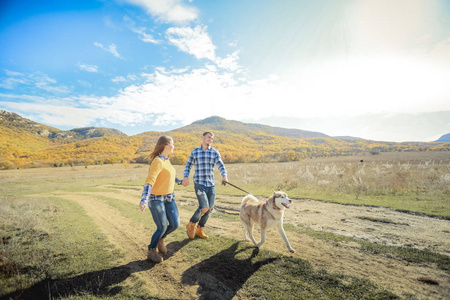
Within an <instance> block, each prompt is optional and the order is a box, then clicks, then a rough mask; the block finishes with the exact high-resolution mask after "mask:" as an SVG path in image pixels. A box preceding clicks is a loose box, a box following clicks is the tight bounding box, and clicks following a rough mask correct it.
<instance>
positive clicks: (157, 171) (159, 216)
mask: <svg viewBox="0 0 450 300" xmlns="http://www.w3.org/2000/svg"><path fill="white" fill-rule="evenodd" d="M174 148H175V147H174V145H173V139H172V138H171V137H170V136H161V137H160V138H159V139H158V142H157V143H156V146H155V149H154V150H153V152H152V153H151V154H150V161H151V162H150V169H149V171H148V176H147V179H146V180H145V184H144V191H143V192H142V200H141V202H140V203H139V206H140V208H141V211H144V210H145V207H146V205H147V203H148V208H149V209H150V212H151V213H152V216H153V221H154V222H155V224H156V226H157V229H156V231H155V233H154V234H153V236H152V239H151V241H150V245H149V246H148V252H147V258H148V259H149V260H151V261H154V262H156V263H160V262H162V261H163V260H164V259H163V257H162V255H165V254H167V248H166V246H165V245H164V238H165V237H166V236H167V235H168V234H170V233H171V232H173V231H174V230H175V229H177V228H178V226H180V216H179V214H178V208H177V205H176V203H175V193H174V189H175V182H176V183H177V184H181V180H179V179H178V178H176V177H175V168H174V167H173V166H172V164H171V163H170V161H169V154H172V153H173V149H174Z"/></svg>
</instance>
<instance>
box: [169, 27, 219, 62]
mask: <svg viewBox="0 0 450 300" xmlns="http://www.w3.org/2000/svg"><path fill="white" fill-rule="evenodd" d="M206 29H207V27H206V26H200V25H198V26H196V27H195V28H191V27H171V28H169V29H167V30H166V36H167V38H168V40H169V42H170V43H171V44H173V45H175V46H176V47H178V49H180V50H181V51H183V52H186V53H189V54H192V55H194V56H195V57H196V58H198V59H202V58H207V59H209V60H212V61H214V60H215V59H216V54H215V51H216V46H214V44H213V42H212V41H211V38H210V37H209V35H208V32H207V31H206Z"/></svg>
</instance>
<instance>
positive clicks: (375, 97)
mask: <svg viewBox="0 0 450 300" xmlns="http://www.w3.org/2000/svg"><path fill="white" fill-rule="evenodd" d="M239 76H240V75H238V74H237V73H236V72H234V71H230V70H229V69H221V68H219V67H217V66H215V65H213V64H209V65H205V66H204V67H203V68H198V69H165V68H162V67H159V68H157V69H156V71H155V72H153V73H149V74H141V76H140V78H138V77H137V76H136V75H128V76H126V77H125V76H119V77H116V78H115V80H116V81H117V82H125V81H131V80H135V79H142V80H145V82H144V83H143V84H134V85H129V86H127V87H126V88H124V89H122V90H120V91H119V92H118V93H117V95H115V96H112V97H105V96H104V97H96V96H80V97H72V98H52V99H48V98H45V99H41V98H36V99H34V98H30V99H29V101H30V102H32V103H33V104H34V106H30V105H28V104H27V105H22V107H20V109H21V110H22V111H24V110H27V111H28V112H30V113H31V112H33V111H34V110H36V111H42V115H44V112H45V111H46V108H47V107H51V109H52V111H54V112H55V113H54V116H52V115H49V114H48V113H45V116H46V117H47V118H49V119H48V121H46V123H47V124H49V123H50V124H53V125H60V124H57V123H54V122H56V121H57V120H56V116H57V111H58V109H59V113H60V114H63V113H64V114H67V115H66V117H65V120H64V121H63V120H60V121H59V122H64V124H67V123H69V122H70V120H71V119H74V120H75V121H76V123H74V124H73V125H72V126H73V127H75V126H87V125H88V124H87V123H86V124H83V125H80V124H81V123H83V122H94V121H93V120H95V121H96V122H103V123H105V124H120V125H123V126H133V125H138V124H143V123H145V122H149V120H152V121H153V125H155V126H162V125H170V124H175V123H176V124H179V123H181V124H189V123H191V122H193V121H196V120H199V119H202V118H205V117H209V116H211V115H219V116H222V117H225V118H227V119H232V120H244V119H245V120H249V119H262V118H277V117H278V118H280V117H291V118H317V119H321V120H327V119H330V120H338V119H339V118H342V117H345V116H348V117H352V116H357V115H361V114H368V113H371V114H376V113H379V114H380V113H386V112H387V113H391V114H394V113H419V112H432V111H450V101H449V96H448V95H450V86H448V84H447V83H448V82H450V72H449V70H448V69H446V68H438V67H436V66H434V65H429V64H428V63H427V62H421V61H410V60H406V59H405V60H401V59H398V58H387V57H384V58H383V57H379V58H371V59H368V58H365V59H359V60H347V61H337V62H334V63H327V64H322V65H311V66H310V67H308V68H303V69H301V70H299V72H297V73H295V74H290V76H289V77H288V78H290V80H287V79H284V78H283V77H277V76H269V77H267V78H266V79H263V80H249V79H246V78H245V77H242V76H241V77H239ZM0 96H2V95H0ZM10 105H16V107H17V108H18V107H19V106H20V105H19V104H17V103H16V104H10ZM23 106H25V107H23ZM70 108H72V109H70ZM80 112H82V113H84V114H86V117H84V118H82V120H84V121H83V122H81V121H80V120H81V119H80V118H79V117H77V116H75V115H72V114H74V113H80ZM42 118H44V117H42ZM50 120H51V121H52V122H53V123H51V122H50ZM109 126H112V125H109ZM355 126H356V125H355ZM302 129H306V128H302ZM362 130H363V129H361V130H360V131H359V132H362V133H364V132H363V131H362ZM325 133H328V132H325ZM354 135H357V134H354ZM360 136H362V135H360ZM362 137H366V136H362ZM392 139H393V140H395V139H394V137H392Z"/></svg>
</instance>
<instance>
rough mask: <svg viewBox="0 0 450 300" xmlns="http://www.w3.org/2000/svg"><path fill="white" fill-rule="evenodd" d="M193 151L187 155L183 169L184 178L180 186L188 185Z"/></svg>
mask: <svg viewBox="0 0 450 300" xmlns="http://www.w3.org/2000/svg"><path fill="white" fill-rule="evenodd" d="M193 153H194V151H192V152H191V155H189V158H188V160H187V162H186V166H185V167H184V178H183V182H182V185H183V186H185V187H186V186H188V185H189V173H190V172H191V167H192V162H193V161H194V155H193Z"/></svg>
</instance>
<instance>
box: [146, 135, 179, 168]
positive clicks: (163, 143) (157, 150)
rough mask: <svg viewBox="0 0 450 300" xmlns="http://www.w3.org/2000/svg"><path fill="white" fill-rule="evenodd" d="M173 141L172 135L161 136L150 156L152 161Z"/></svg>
mask: <svg viewBox="0 0 450 300" xmlns="http://www.w3.org/2000/svg"><path fill="white" fill-rule="evenodd" d="M171 142H173V138H172V137H171V136H167V135H163V136H160V137H159V139H158V141H157V142H156V146H155V149H154V150H153V152H152V153H150V156H149V158H150V162H151V161H152V160H153V159H154V158H155V157H157V156H158V155H160V154H161V153H162V152H163V151H164V147H165V146H166V145H170V143H171Z"/></svg>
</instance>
